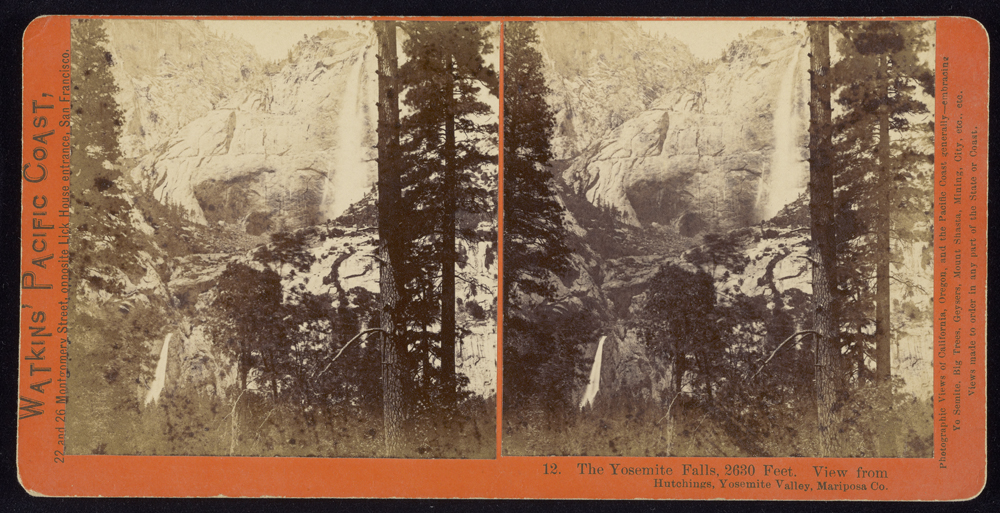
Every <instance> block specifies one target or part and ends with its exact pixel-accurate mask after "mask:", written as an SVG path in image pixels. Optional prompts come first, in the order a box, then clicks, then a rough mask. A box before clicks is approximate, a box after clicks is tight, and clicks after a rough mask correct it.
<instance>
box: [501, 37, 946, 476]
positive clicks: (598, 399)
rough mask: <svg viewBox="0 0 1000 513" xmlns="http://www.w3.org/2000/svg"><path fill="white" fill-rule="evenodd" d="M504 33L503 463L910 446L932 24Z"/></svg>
mask: <svg viewBox="0 0 1000 513" xmlns="http://www.w3.org/2000/svg"><path fill="white" fill-rule="evenodd" d="M502 37H503V46H502V48H503V62H502V69H503V76H502V88H503V109H502V113H503V116H502V118H503V119H502V121H503V126H502V133H503V140H502V144H503V165H502V180H503V188H502V190H503V219H502V230H503V247H502V248H503V260H502V268H503V296H502V300H503V310H502V311H503V318H502V323H503V324H502V333H503V338H502V345H503V351H502V357H503V360H502V401H503V412H502V413H503V417H502V432H501V434H502V454H503V455H504V456H545V455H555V456H584V455H586V456H636V457H643V456H649V457H665V456H706V457H722V456H725V457H738V456H753V457H781V456H802V457H899V458H930V457H932V455H933V444H934V419H933V413H934V403H933V401H932V394H933V393H934V387H935V384H934V382H933V368H932V361H933V358H934V354H935V351H944V350H946V349H945V346H944V345H941V346H937V347H936V346H935V338H934V337H935V332H934V329H935V328H934V325H935V323H934V317H933V316H934V308H933V307H934V304H933V302H934V300H935V297H934V296H933V285H934V278H935V277H934V274H933V272H934V261H935V259H936V258H937V255H936V254H935V247H934V242H935V240H934V229H935V227H934V213H935V202H936V201H937V202H941V201H945V200H946V198H944V197H943V196H942V197H940V198H935V196H934V179H933V172H934V167H935V163H934V144H935V141H934V105H933V101H934V95H935V53H934V52H935V47H934V45H935V24H934V22H925V21H912V22H910V21H905V22H900V21H872V20H860V21H788V20H778V21H767V20H763V21H762V20H751V21H741V20H733V21H700V20H692V21H654V20H649V21H538V22H529V21H508V22H505V23H503V27H502ZM939 71H940V72H941V73H947V68H945V69H943V70H939ZM942 92H943V91H942ZM956 236H957V232H956ZM942 336H944V335H943V334H942ZM941 344H944V342H941ZM941 393H942V394H943V393H944V392H941ZM949 404H950V403H949Z"/></svg>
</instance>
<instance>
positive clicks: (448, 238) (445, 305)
mask: <svg viewBox="0 0 1000 513" xmlns="http://www.w3.org/2000/svg"><path fill="white" fill-rule="evenodd" d="M446 88H447V90H448V104H447V105H448V107H447V108H448V113H447V115H446V117H445V125H444V158H445V166H444V167H445V171H444V172H445V176H444V202H445V204H444V225H443V226H442V228H441V245H442V248H441V249H442V252H441V384H442V388H443V390H444V393H445V394H446V397H447V398H449V400H450V396H452V395H453V394H455V392H456V379H455V210H456V209H457V205H456V203H457V202H456V192H457V191H456V188H457V184H456V181H457V180H456V179H457V177H456V174H457V170H456V169H455V167H456V165H457V163H456V162H455V112H454V108H453V107H454V103H455V97H454V89H455V84H454V61H453V60H452V58H451V56H449V57H448V67H447V86H446Z"/></svg>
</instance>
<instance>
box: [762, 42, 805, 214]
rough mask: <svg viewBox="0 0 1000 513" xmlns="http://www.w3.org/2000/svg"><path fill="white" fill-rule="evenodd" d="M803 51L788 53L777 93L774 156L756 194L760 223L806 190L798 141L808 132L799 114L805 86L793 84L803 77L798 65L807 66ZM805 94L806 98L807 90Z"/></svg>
mask: <svg viewBox="0 0 1000 513" xmlns="http://www.w3.org/2000/svg"><path fill="white" fill-rule="evenodd" d="M805 51H806V49H805V48H804V47H803V48H793V49H791V53H792V57H791V60H790V62H789V64H788V67H787V68H786V69H785V72H784V74H783V75H782V78H781V86H780V88H779V89H778V97H777V99H776V102H777V104H776V105H775V109H774V124H773V125H772V129H773V132H774V155H773V156H772V157H771V166H770V169H768V171H767V172H766V173H765V175H764V179H763V181H762V182H761V185H760V188H759V189H758V191H757V210H758V212H759V213H760V216H761V217H762V218H763V219H770V218H772V217H774V216H775V214H777V213H778V212H779V211H780V210H781V209H782V208H784V206H785V205H787V204H789V203H791V202H793V201H795V199H796V198H798V197H799V194H801V193H802V191H803V190H805V182H806V178H807V174H808V163H807V162H806V161H805V159H803V154H802V150H803V147H802V144H801V141H802V135H803V133H805V132H806V129H807V128H806V127H805V126H803V120H808V116H807V115H806V114H807V113H803V112H801V110H802V108H801V105H802V104H803V103H804V101H803V98H804V95H803V91H802V89H803V84H807V82H806V81H805V80H800V81H798V82H796V78H798V77H802V76H803V73H802V71H803V70H801V69H800V66H799V62H803V63H808V59H801V55H802V53H803V52H805ZM804 94H808V90H807V91H805V93H804Z"/></svg>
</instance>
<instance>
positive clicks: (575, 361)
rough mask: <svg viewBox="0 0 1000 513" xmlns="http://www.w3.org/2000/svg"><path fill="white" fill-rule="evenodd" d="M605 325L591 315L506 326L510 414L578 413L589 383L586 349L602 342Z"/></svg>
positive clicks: (520, 321) (506, 398)
mask: <svg viewBox="0 0 1000 513" xmlns="http://www.w3.org/2000/svg"><path fill="white" fill-rule="evenodd" d="M599 329H600V323H599V321H598V319H597V318H596V316H594V315H593V314H592V313H589V312H577V313H573V314H568V315H566V314H563V315H559V314H557V313H552V314H543V315H542V316H540V317H539V318H538V319H533V320H529V319H527V318H524V317H517V316H515V317H511V318H510V319H508V320H507V321H506V322H505V323H504V411H505V412H510V413H516V412H520V411H527V410H531V409H537V408H541V409H542V410H544V411H545V412H546V413H547V414H548V415H550V416H553V417H559V416H565V415H566V414H568V413H570V412H572V411H573V410H575V409H576V406H577V405H576V400H577V399H578V398H577V397H575V393H576V392H577V391H578V390H579V389H580V386H581V385H583V384H584V383H585V378H586V374H585V369H584V368H583V347H586V345H587V344H591V343H593V342H594V341H595V340H596V339H597V334H598V332H599Z"/></svg>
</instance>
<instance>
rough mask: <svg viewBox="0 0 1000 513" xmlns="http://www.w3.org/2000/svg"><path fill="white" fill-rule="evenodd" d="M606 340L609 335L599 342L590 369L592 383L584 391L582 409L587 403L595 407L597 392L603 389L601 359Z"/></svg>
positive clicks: (581, 402)
mask: <svg viewBox="0 0 1000 513" xmlns="http://www.w3.org/2000/svg"><path fill="white" fill-rule="evenodd" d="M606 338H608V337H607V335H605V336H603V337H601V340H600V341H599V342H597V354H595V355H594V366H593V367H591V368H590V381H589V382H588V383H587V389H586V390H584V391H583V399H581V400H580V408H581V409H582V408H583V407H584V406H586V405H587V403H590V404H591V405H593V404H594V398H595V397H597V391H598V390H600V389H601V357H602V356H603V355H604V339H606Z"/></svg>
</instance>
